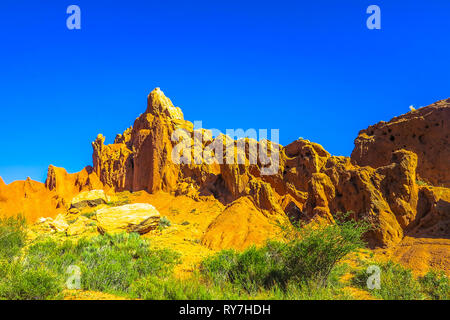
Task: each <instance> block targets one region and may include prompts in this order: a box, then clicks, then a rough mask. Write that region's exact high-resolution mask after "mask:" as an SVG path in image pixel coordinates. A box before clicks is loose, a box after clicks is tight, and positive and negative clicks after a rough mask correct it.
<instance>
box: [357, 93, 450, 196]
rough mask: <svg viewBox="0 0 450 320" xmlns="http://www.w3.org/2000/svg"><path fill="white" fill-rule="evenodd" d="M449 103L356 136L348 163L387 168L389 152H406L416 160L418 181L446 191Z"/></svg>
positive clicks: (448, 180)
mask: <svg viewBox="0 0 450 320" xmlns="http://www.w3.org/2000/svg"><path fill="white" fill-rule="evenodd" d="M449 135H450V99H446V100H441V101H438V102H436V103H433V104H432V105H430V106H427V107H423V108H420V109H418V110H415V111H411V112H408V113H407V114H404V115H402V116H399V117H395V118H393V119H392V120H391V121H389V122H384V121H381V122H379V123H377V124H375V125H372V126H370V127H368V128H367V129H365V130H361V131H360V132H359V135H358V137H357V138H356V140H355V149H354V150H353V152H352V155H351V158H352V162H353V163H355V164H357V165H360V166H371V167H373V168H378V167H381V166H385V165H387V164H389V162H390V158H391V154H392V152H394V151H396V150H399V149H406V150H409V151H412V152H414V153H415V154H417V156H418V165H417V174H418V177H419V179H421V180H423V181H426V182H428V183H430V184H432V185H435V186H443V187H447V188H448V187H450V170H449V162H450V160H449V159H450V143H449V142H450V137H449Z"/></svg>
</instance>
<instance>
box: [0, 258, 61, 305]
mask: <svg viewBox="0 0 450 320" xmlns="http://www.w3.org/2000/svg"><path fill="white" fill-rule="evenodd" d="M0 267H1V269H2V272H1V277H2V279H1V281H0V298H1V299H8V300H47V299H56V298H59V293H60V292H61V290H62V286H61V282H60V281H59V280H58V278H57V276H56V275H55V274H53V273H52V272H50V271H49V270H48V269H45V268H43V267H36V268H35V267H33V268H28V267H25V266H24V265H22V263H21V262H14V263H8V264H3V265H1V266H0Z"/></svg>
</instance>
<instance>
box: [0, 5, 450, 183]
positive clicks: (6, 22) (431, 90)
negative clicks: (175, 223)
mask: <svg viewBox="0 0 450 320" xmlns="http://www.w3.org/2000/svg"><path fill="white" fill-rule="evenodd" d="M71 4H76V5H79V6H80V8H81V27H82V29H81V30H68V29H67V28H66V18H67V17H68V15H67V14H66V8H67V7H68V6H69V5H71ZM371 4H376V5H378V6H379V7H380V8H381V19H382V21H381V30H368V29H367V27H366V19H367V17H368V16H369V15H368V14H366V8H367V7H368V6H369V5H371ZM449 15H450V1H448V0H430V1H414V0H408V1H407V0H396V1H391V0H390V1H379V0H374V1H357V0H347V1H335V0H316V1H307V2H306V1H305V2H304V3H303V1H298V0H297V1H283V0H279V1H276V2H273V1H243V0H241V1H234V0H229V1H211V0H209V1H195V0H194V1H170V0H164V1H134V0H129V1H92V0H89V1H84V0H71V1H70V2H69V1H62V0H58V1H20V0H2V1H1V4H0V37H1V38H0V40H1V41H0V43H1V44H0V46H1V50H0V108H1V120H2V121H1V129H2V130H1V140H0V141H1V144H2V145H1V150H2V151H1V153H0V176H2V177H3V179H4V180H5V181H6V182H11V181H13V180H17V179H25V178H26V177H27V176H30V177H31V178H32V179H35V180H38V181H44V180H45V176H46V172H47V167H48V165H49V164H53V165H56V166H61V167H65V168H66V169H67V170H68V171H69V172H76V171H79V170H81V169H82V168H83V167H84V166H86V165H89V164H91V163H92V158H91V155H92V148H91V142H92V141H93V140H94V139H95V137H96V135H97V134H98V133H102V134H104V135H105V136H106V137H107V142H112V140H113V139H114V137H115V135H116V134H117V133H119V132H122V131H123V130H124V129H126V128H127V127H129V126H130V125H131V124H132V123H133V121H134V119H135V118H136V117H137V116H138V115H139V114H140V113H142V112H144V111H145V108H146V97H147V94H148V93H149V92H150V91H151V90H152V89H153V88H154V87H161V89H162V90H163V91H164V92H165V93H166V95H167V96H169V97H170V98H171V99H172V101H173V102H174V104H175V105H177V106H180V107H181V108H182V109H183V112H184V114H185V118H186V119H188V120H191V121H193V120H202V121H203V125H204V127H206V128H218V129H221V130H225V129H226V128H244V129H248V128H268V129H271V128H278V129H280V142H281V143H282V144H288V143H290V142H291V141H293V140H295V139H297V138H298V137H303V138H306V139H309V140H311V141H315V142H318V143H320V144H322V145H323V146H324V147H325V148H326V149H327V150H328V151H329V152H330V153H332V154H335V155H346V156H348V155H350V153H351V150H352V149H353V140H354V139H355V137H356V136H357V134H358V131H359V130H361V129H363V128H366V127H367V126H368V125H370V124H373V123H376V122H378V121H380V120H385V121H387V120H389V119H391V118H392V117H394V116H396V115H399V114H403V113H406V112H407V111H409V109H408V107H409V106H410V105H414V106H425V105H428V104H430V103H432V102H435V101H437V100H440V99H444V98H448V97H449V96H450V80H449V75H450V59H449V57H450V36H449V35H450V19H449V18H448V17H449Z"/></svg>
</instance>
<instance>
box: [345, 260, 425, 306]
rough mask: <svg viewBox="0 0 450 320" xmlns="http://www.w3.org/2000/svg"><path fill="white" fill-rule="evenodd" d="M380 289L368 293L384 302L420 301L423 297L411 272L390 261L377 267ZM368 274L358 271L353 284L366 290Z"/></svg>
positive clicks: (364, 271)
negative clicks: (378, 269) (379, 271)
mask: <svg viewBox="0 0 450 320" xmlns="http://www.w3.org/2000/svg"><path fill="white" fill-rule="evenodd" d="M379 267H380V270H381V273H380V280H381V281H380V289H373V290H370V292H371V293H372V294H373V295H374V296H376V297H378V298H381V299H384V300H422V299H424V298H425V295H424V294H423V293H422V290H421V286H420V283H419V281H417V280H416V279H415V278H414V276H413V274H412V272H411V270H409V269H406V268H404V267H402V266H401V265H399V264H396V263H394V262H392V261H389V262H387V263H383V264H381V265H379ZM368 276H369V275H368V274H367V273H366V269H363V270H360V272H358V273H357V274H356V276H355V278H354V280H353V282H354V283H355V284H356V285H357V286H359V287H360V288H362V289H365V290H369V289H368V288H367V279H368Z"/></svg>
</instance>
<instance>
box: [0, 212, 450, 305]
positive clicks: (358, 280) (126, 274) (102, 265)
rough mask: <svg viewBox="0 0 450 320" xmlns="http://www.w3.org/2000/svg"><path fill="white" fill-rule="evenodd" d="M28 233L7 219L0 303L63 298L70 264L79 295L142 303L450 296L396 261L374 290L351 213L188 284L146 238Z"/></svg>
mask: <svg viewBox="0 0 450 320" xmlns="http://www.w3.org/2000/svg"><path fill="white" fill-rule="evenodd" d="M167 221H168V220H167ZM163 224H164V225H166V226H167V225H170V221H168V223H166V222H163ZM25 227H26V225H25V220H24V219H23V217H20V216H19V217H15V218H7V219H0V299H27V300H33V299H39V300H40V299H59V298H62V297H63V290H64V289H66V288H67V283H66V281H67V280H68V276H69V275H70V274H68V273H67V272H68V270H69V269H70V267H71V266H76V267H78V268H79V270H80V272H81V277H80V287H81V289H83V290H92V291H100V292H107V293H112V294H116V295H122V296H125V297H128V298H137V299H158V300H159V299H193V300H200V299H201V300H203V299H319V300H325V299H352V298H354V297H353V296H352V295H351V294H350V293H349V291H348V290H346V287H347V286H349V285H352V286H353V287H354V288H359V289H355V290H360V291H361V292H367V294H368V295H372V296H374V297H376V298H380V299H389V300H390V299H449V298H450V297H449V293H450V281H449V279H448V278H447V277H446V276H445V275H444V274H443V273H437V272H429V273H427V274H426V275H425V276H423V277H418V278H416V277H414V276H413V275H412V273H411V271H410V270H407V269H405V268H403V267H401V266H400V265H398V264H395V263H392V262H387V263H383V264H379V267H380V270H381V274H380V276H381V286H380V289H374V290H369V289H367V284H366V282H367V278H368V276H369V275H368V274H367V273H366V269H367V266H368V265H370V264H373V263H372V261H360V262H359V263H360V264H362V268H357V269H356V268H355V267H350V266H349V265H347V264H346V263H344V259H346V257H347V256H348V254H351V253H355V252H357V251H358V250H359V249H360V248H363V247H364V242H363V240H361V238H362V235H363V234H364V232H366V231H367V230H368V227H367V225H366V224H364V223H361V222H355V221H353V220H351V219H348V218H347V216H346V215H342V217H341V218H340V219H338V221H337V223H336V224H335V225H328V226H322V227H319V226H315V227H306V226H297V227H295V228H292V227H288V228H285V229H284V240H283V241H268V242H267V243H266V244H265V245H264V246H262V247H250V248H248V249H246V250H244V251H243V252H237V251H234V250H223V251H220V252H217V253H216V254H214V255H212V256H210V257H208V258H206V259H204V260H203V261H202V262H201V264H200V268H199V269H198V271H197V272H195V273H194V275H193V276H192V277H190V278H188V279H183V280H179V279H177V278H176V277H175V276H174V274H173V269H174V267H175V266H176V265H177V264H178V263H179V262H180V256H179V254H178V253H176V252H174V251H170V250H160V249H154V248H152V247H151V246H150V245H149V242H148V240H145V239H144V238H142V237H140V236H139V235H138V234H134V233H132V234H119V235H99V236H96V237H92V238H81V239H79V240H73V241H71V240H67V239H66V240H61V239H59V238H58V237H51V236H49V237H44V238H38V239H37V240H36V241H35V242H34V243H32V244H29V245H27V246H25V244H26V232H25ZM344 275H346V276H348V275H353V278H352V279H351V280H347V282H345V281H343V280H342V279H343V278H344V277H343V276H344ZM348 281H350V283H349V282H348Z"/></svg>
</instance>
